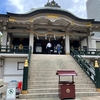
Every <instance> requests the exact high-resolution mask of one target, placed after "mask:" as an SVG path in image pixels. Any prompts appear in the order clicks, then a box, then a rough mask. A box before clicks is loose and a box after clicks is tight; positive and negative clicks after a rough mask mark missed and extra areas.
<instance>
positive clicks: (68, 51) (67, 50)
mask: <svg viewBox="0 0 100 100" xmlns="http://www.w3.org/2000/svg"><path fill="white" fill-rule="evenodd" d="M65 54H70V45H69V35H66V37H65Z"/></svg>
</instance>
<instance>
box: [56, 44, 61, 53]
mask: <svg viewBox="0 0 100 100" xmlns="http://www.w3.org/2000/svg"><path fill="white" fill-rule="evenodd" d="M57 52H58V54H60V52H61V45H60V44H59V43H58V44H57Z"/></svg>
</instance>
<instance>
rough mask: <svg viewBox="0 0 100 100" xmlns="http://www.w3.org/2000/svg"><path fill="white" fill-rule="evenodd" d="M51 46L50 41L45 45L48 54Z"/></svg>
mask: <svg viewBox="0 0 100 100" xmlns="http://www.w3.org/2000/svg"><path fill="white" fill-rule="evenodd" d="M51 47H52V45H51V43H50V42H48V43H47V45H46V49H47V51H48V54H50V53H51V52H50V50H51Z"/></svg>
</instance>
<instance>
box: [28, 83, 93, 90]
mask: <svg viewBox="0 0 100 100" xmlns="http://www.w3.org/2000/svg"><path fill="white" fill-rule="evenodd" d="M75 87H76V88H95V85H94V84H75ZM28 88H29V89H32V88H33V89H38V88H39V89H40V88H58V84H40V85H38V84H36V85H28Z"/></svg>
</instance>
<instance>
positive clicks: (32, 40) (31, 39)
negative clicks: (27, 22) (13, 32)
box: [29, 32, 34, 52]
mask: <svg viewBox="0 0 100 100" xmlns="http://www.w3.org/2000/svg"><path fill="white" fill-rule="evenodd" d="M29 46H31V47H32V52H33V50H34V48H33V47H34V34H33V33H31V32H30V37H29Z"/></svg>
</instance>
